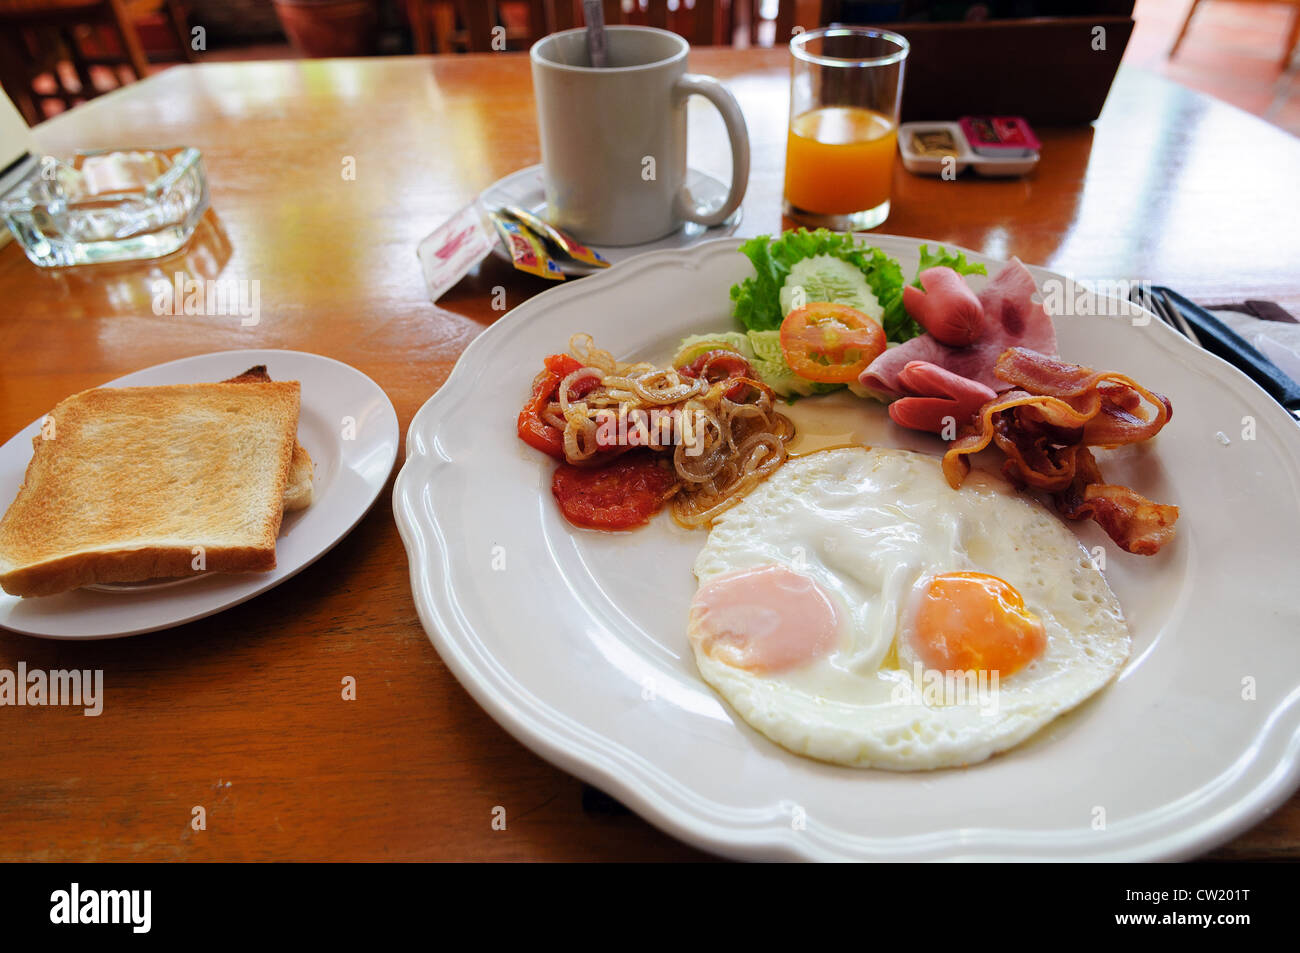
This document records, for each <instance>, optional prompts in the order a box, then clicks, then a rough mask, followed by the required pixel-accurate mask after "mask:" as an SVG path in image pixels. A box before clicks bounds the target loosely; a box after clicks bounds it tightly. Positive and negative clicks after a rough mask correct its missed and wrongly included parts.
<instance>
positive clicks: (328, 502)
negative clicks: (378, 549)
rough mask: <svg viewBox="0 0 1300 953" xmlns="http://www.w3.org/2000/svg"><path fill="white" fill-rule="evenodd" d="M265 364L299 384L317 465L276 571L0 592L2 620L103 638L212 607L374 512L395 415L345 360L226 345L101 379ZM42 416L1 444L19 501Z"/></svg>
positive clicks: (125, 382)
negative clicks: (35, 593)
mask: <svg viewBox="0 0 1300 953" xmlns="http://www.w3.org/2000/svg"><path fill="white" fill-rule="evenodd" d="M258 364H264V365H266V367H267V371H268V373H269V374H270V375H271V377H272V378H273V379H275V380H296V381H300V382H301V384H302V403H301V408H300V411H299V416H298V439H299V440H300V442H301V443H302V445H303V446H304V447H305V448H306V449H307V451H308V453H310V454H311V457H312V460H313V462H314V464H315V475H314V479H313V484H314V485H313V494H314V498H313V501H312V503H311V505H310V506H308V507H307V508H306V509H304V510H299V511H297V512H291V513H286V514H285V517H284V522H283V523H282V524H281V528H280V535H279V538H278V539H277V542H276V567H275V569H273V570H271V571H270V572H265V573H262V572H258V573H210V574H207V575H200V576H195V577H192V578H189V579H183V580H168V581H165V582H152V583H147V584H143V585H100V586H95V587H93V588H92V587H85V588H82V589H76V590H73V591H72V592H65V593H62V594H60V595H54V596H42V597H37V598H28V599H22V598H19V597H17V596H11V595H9V594H8V593H4V592H0V627H2V628H5V629H10V630H12V631H14V632H21V633H24V634H27V635H36V636H42V637H45V638H51V639H106V638H116V637H119V636H125V635H137V634H139V633H142V632H152V631H154V630H156V629H162V628H166V627H168V626H173V625H180V624H181V623H183V622H189V621H192V620H194V619H201V618H203V617H204V616H208V615H212V614H213V613H214V612H219V611H220V610H222V609H226V608H229V607H230V606H234V605H238V604H239V603H241V602H245V601H247V600H249V599H251V598H253V597H254V596H256V595H258V594H260V593H263V592H265V591H266V590H268V589H271V588H272V587H274V586H277V585H279V584H280V583H282V582H284V581H285V580H286V579H289V578H290V577H292V576H294V575H296V574H297V573H299V572H301V571H302V570H303V569H305V568H307V567H308V566H310V565H311V564H312V563H313V562H315V561H316V560H317V559H319V558H320V557H321V556H323V555H324V554H325V553H327V552H329V550H330V549H331V548H333V547H334V545H335V544H336V543H338V542H339V540H341V539H342V538H343V537H344V536H346V535H347V534H348V532H349V531H350V530H351V529H352V527H354V526H355V525H356V524H357V522H358V521H360V519H361V518H362V517H363V516H365V514H366V513H367V512H368V511H369V509H370V507H371V505H372V504H373V503H374V502H375V500H376V499H377V498H378V496H379V492H380V490H382V489H383V486H384V483H385V482H386V481H387V480H388V476H389V474H390V473H391V472H392V468H393V463H394V461H395V460H396V458H397V445H398V439H399V434H398V428H397V414H396V412H395V411H394V410H393V405H392V404H391V403H390V402H389V400H388V397H387V395H385V394H384V392H383V390H382V389H381V388H380V387H379V385H378V384H376V383H375V382H374V381H372V380H371V379H370V378H369V377H367V376H366V375H365V374H362V373H361V372H360V371H358V370H356V369H355V368H352V367H349V366H348V365H346V364H343V363H341V362H339V361H335V360H332V359H330V358H327V357H321V356H320V355H317V354H308V353H304V352H302V351H278V350H246V351H222V352H218V353H214V354H201V355H198V356H196V357H187V358H182V359H181V360H177V361H171V362H169V363H166V364H159V365H156V366H154V367H149V368H146V369H144V370H141V371H136V372H135V373H133V374H128V375H126V376H125V377H120V378H118V379H117V380H115V381H111V382H109V383H107V384H105V385H103V386H106V387H126V386H143V385H155V384H182V383H194V382H199V381H221V380H225V379H227V378H230V377H233V376H235V375H237V374H240V373H241V372H243V371H245V370H247V369H248V368H250V367H252V366H255V365H258ZM41 423H42V422H41V421H39V420H38V421H35V422H33V423H32V424H31V425H30V426H28V427H26V428H24V429H23V430H21V431H19V432H18V433H17V434H15V435H14V436H13V437H12V438H11V439H10V440H9V441H8V442H7V443H5V444H4V446H3V447H0V496H2V497H3V498H4V500H5V502H6V503H8V501H9V500H12V499H13V498H14V496H15V494H16V493H17V492H18V487H19V486H20V485H21V484H22V481H23V474H24V472H25V470H26V468H27V463H28V461H29V460H30V459H31V455H32V438H33V437H34V436H35V435H36V434H38V433H39V432H40V428H41Z"/></svg>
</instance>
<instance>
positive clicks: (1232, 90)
mask: <svg viewBox="0 0 1300 953" xmlns="http://www.w3.org/2000/svg"><path fill="white" fill-rule="evenodd" d="M1191 3H1192V0H1137V6H1136V8H1135V10H1134V13H1133V16H1134V19H1135V20H1136V21H1137V27H1136V28H1135V29H1134V31H1133V36H1132V39H1131V40H1130V41H1129V45H1128V49H1127V51H1126V52H1125V54H1124V62H1125V63H1129V64H1132V65H1135V66H1140V67H1143V68H1145V69H1150V70H1153V71H1155V72H1158V73H1162V74H1164V75H1165V76H1168V77H1169V78H1170V79H1173V80H1176V81H1177V82H1180V83H1182V84H1184V85H1186V86H1190V87H1192V88H1194V89H1199V90H1201V91H1202V92H1206V93H1209V94H1211V95H1213V96H1217V97H1218V98H1220V99H1223V100H1225V101H1227V102H1229V103H1232V104H1233V105H1235V106H1238V107H1240V108H1241V109H1244V110H1246V111H1247V112H1251V113H1254V114H1255V115H1257V116H1262V117H1264V118H1265V119H1267V120H1268V121H1270V122H1272V123H1274V124H1275V125H1277V126H1280V127H1282V128H1283V129H1286V130H1287V131H1288V132H1290V133H1292V134H1293V135H1297V136H1300V54H1297V56H1295V57H1293V59H1292V61H1291V65H1290V67H1289V68H1288V69H1286V70H1284V69H1283V68H1282V66H1281V59H1282V55H1283V53H1284V50H1283V49H1282V47H1283V44H1284V43H1285V40H1286V36H1287V33H1288V30H1289V27H1290V24H1291V17H1292V16H1295V15H1297V14H1296V13H1295V11H1296V10H1297V9H1300V7H1297V6H1296V5H1295V4H1284V3H1259V2H1249V3H1242V2H1235V0H1203V2H1202V4H1201V7H1200V9H1199V10H1197V13H1196V18H1195V19H1194V21H1193V22H1192V27H1191V30H1190V32H1189V33H1188V35H1187V38H1186V39H1185V40H1184V41H1183V46H1182V49H1180V50H1179V51H1178V56H1177V57H1176V58H1175V59H1173V60H1170V59H1168V57H1167V53H1168V51H1169V48H1170V47H1171V46H1172V45H1173V42H1174V37H1176V36H1177V35H1178V29H1179V27H1180V26H1181V25H1182V22H1183V18H1184V17H1186V15H1187V10H1188V9H1189V8H1190V7H1191ZM295 55H296V54H295V53H294V51H293V49H292V48H291V47H289V46H288V45H287V44H261V45H258V46H249V47H245V48H239V49H227V50H213V51H211V52H208V53H205V54H202V56H201V58H202V59H204V60H211V61H230V60H256V59H286V58H290V57H293V56H295ZM157 68H158V69H166V68H167V67H166V65H164V64H160V65H159V66H158V67H157ZM105 81H106V82H107V83H109V84H111V80H109V79H107V77H105Z"/></svg>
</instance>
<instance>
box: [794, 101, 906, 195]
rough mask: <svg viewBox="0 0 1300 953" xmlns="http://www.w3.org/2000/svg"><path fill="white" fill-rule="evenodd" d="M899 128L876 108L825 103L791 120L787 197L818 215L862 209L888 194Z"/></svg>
mask: <svg viewBox="0 0 1300 953" xmlns="http://www.w3.org/2000/svg"><path fill="white" fill-rule="evenodd" d="M897 139H898V131H897V129H896V128H895V126H894V121H893V120H892V119H890V118H889V117H888V116H885V115H883V114H881V113H878V112H876V111H875V110H874V109H863V108H861V107H858V106H823V107H821V108H819V109H811V110H809V111H808V112H806V113H800V114H799V115H798V116H795V117H794V118H793V119H792V120H790V135H789V138H788V140H787V142H786V151H785V197H786V200H787V201H788V202H789V203H790V204H791V205H793V206H795V207H796V208H799V209H802V210H804V211H806V212H815V213H817V214H820V215H848V214H850V213H853V212H864V211H866V210H868V209H873V208H875V207H876V206H877V205H880V204H882V203H884V202H886V201H887V200H888V199H889V182H890V178H891V177H892V175H893V169H894V150H895V149H896V148H897Z"/></svg>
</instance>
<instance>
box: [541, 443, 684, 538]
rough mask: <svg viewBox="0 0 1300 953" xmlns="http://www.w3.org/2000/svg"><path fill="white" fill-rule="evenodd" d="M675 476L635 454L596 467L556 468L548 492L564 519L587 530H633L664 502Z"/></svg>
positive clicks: (565, 465)
mask: <svg viewBox="0 0 1300 953" xmlns="http://www.w3.org/2000/svg"><path fill="white" fill-rule="evenodd" d="M676 482H677V475H676V474H675V473H673V471H672V470H671V469H670V468H669V467H666V466H663V465H661V464H660V463H659V462H657V459H656V457H655V455H654V454H653V453H650V452H648V451H645V450H638V451H635V452H633V453H627V454H624V455H623V456H621V457H619V458H618V459H616V460H613V461H611V462H610V463H606V464H603V465H601V466H597V467H575V466H573V465H572V464H568V463H562V464H560V465H559V466H558V467H556V468H555V476H554V477H553V478H552V480H551V492H552V493H553V494H554V495H555V502H556V503H558V504H559V506H560V512H561V513H563V514H564V518H565V519H567V520H568V521H569V522H570V523H573V524H574V525H575V526H585V527H588V528H589V529H634V528H635V527H637V526H644V525H645V524H646V523H648V522H649V521H650V517H652V516H654V515H655V514H656V513H658V512H659V511H660V510H661V509H663V506H664V503H665V502H667V495H668V491H669V490H671V489H672V487H673V484H674V483H676Z"/></svg>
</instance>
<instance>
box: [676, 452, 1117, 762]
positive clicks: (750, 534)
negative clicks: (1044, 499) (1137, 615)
mask: <svg viewBox="0 0 1300 953" xmlns="http://www.w3.org/2000/svg"><path fill="white" fill-rule="evenodd" d="M773 563H776V564H783V565H785V566H788V567H789V568H791V569H793V570H795V571H796V572H801V573H804V574H806V575H808V576H810V577H811V578H813V579H814V580H815V581H816V582H817V583H818V584H819V585H820V586H821V587H822V588H823V589H824V590H825V592H826V593H827V594H828V595H829V596H830V598H831V599H832V600H833V601H834V602H835V604H836V606H837V608H838V609H839V611H840V616H841V620H842V621H841V632H840V635H839V642H838V643H837V645H836V647H835V648H834V650H833V651H832V652H831V653H830V654H829V655H827V656H824V657H822V658H820V659H816V660H813V661H811V662H809V663H807V664H805V665H803V666H800V667H798V668H795V669H792V670H788V671H784V672H780V673H775V674H765V675H764V674H757V673H753V672H749V671H745V670H743V669H740V668H735V667H733V666H731V665H728V664H726V663H725V662H723V661H721V660H719V659H717V658H714V657H713V656H712V655H710V654H709V652H708V651H707V650H706V645H707V639H706V638H705V637H704V633H702V632H701V631H700V628H699V626H698V625H696V623H695V620H694V618H693V619H692V621H691V623H690V624H689V626H688V632H689V635H690V640H691V644H692V647H693V649H694V652H695V660H696V663H697V665H698V666H699V670H700V673H701V675H702V676H703V677H704V680H705V681H706V682H708V684H709V685H711V686H712V687H713V688H714V689H715V690H716V691H717V692H718V693H719V694H721V695H722V696H723V698H725V699H726V700H727V702H728V703H729V704H730V705H731V706H732V708H734V709H735V710H736V712H737V713H739V714H740V716H741V717H742V718H743V719H744V720H745V721H746V722H748V723H749V724H750V725H751V726H753V727H754V728H756V729H757V730H758V731H760V732H762V733H763V734H764V735H766V736H767V737H768V738H770V739H771V740H773V741H775V742H776V743H777V744H780V745H782V746H784V747H785V748H788V749H789V750H790V751H793V752H795V753H796V754H801V755H806V756H808V757H812V758H817V759H820V760H823V761H831V762H835V763H838V764H845V765H853V766H857V767H876V768H887V769H892V770H899V771H913V770H924V769H932V768H943V767H952V766H958V765H965V764H974V763H976V762H979V761H983V760H985V759H986V758H988V757H989V756H990V755H992V754H994V753H996V752H998V751H1003V750H1005V749H1007V748H1010V747H1012V746H1013V745H1015V744H1017V743H1019V742H1021V741H1023V740H1024V739H1025V738H1027V737H1029V736H1030V735H1032V734H1033V733H1034V732H1036V731H1037V730H1038V729H1040V728H1041V727H1042V726H1043V725H1045V724H1047V723H1048V722H1049V721H1051V720H1052V719H1053V718H1055V717H1056V716H1058V715H1060V714H1061V713H1062V712H1065V711H1068V710H1069V709H1071V708H1073V707H1075V706H1076V705H1078V704H1080V703H1081V702H1082V701H1083V700H1084V699H1086V698H1088V697H1089V696H1090V695H1092V694H1094V693H1095V692H1096V691H1098V690H1099V689H1100V688H1102V687H1103V686H1104V685H1105V684H1106V683H1107V682H1109V681H1110V680H1111V679H1112V678H1114V676H1115V675H1116V673H1117V672H1118V671H1119V670H1120V668H1121V667H1122V666H1123V664H1124V662H1125V660H1126V659H1127V658H1128V654H1129V645H1130V639H1129V633H1128V626H1127V624H1126V623H1125V621H1124V617H1123V613H1122V611H1121V609H1120V605H1119V602H1118V600H1117V599H1116V598H1115V596H1114V594H1113V593H1112V592H1111V590H1110V587H1109V586H1107V584H1106V580H1105V578H1104V577H1103V576H1102V574H1101V573H1100V572H1099V571H1098V570H1097V568H1096V567H1095V566H1094V564H1093V560H1092V559H1091V557H1090V556H1089V554H1088V552H1087V551H1086V550H1085V549H1084V548H1083V547H1082V546H1081V545H1080V543H1079V541H1078V539H1077V538H1076V537H1075V536H1074V534H1073V533H1071V532H1070V531H1069V530H1068V529H1067V528H1066V527H1065V526H1064V525H1063V524H1062V523H1061V521H1060V520H1059V519H1057V518H1056V517H1055V516H1054V515H1052V514H1051V513H1050V512H1048V511H1047V510H1046V509H1045V508H1043V507H1042V506H1041V505H1040V504H1038V503H1037V502H1035V501H1034V500H1032V499H1030V498H1028V497H1026V496H1023V495H1021V494H1017V493H1016V492H1015V491H1014V490H1013V489H1012V488H1011V487H1010V486H1009V485H1007V484H1006V483H1004V482H1003V481H1002V480H1000V479H998V478H996V477H993V476H991V475H987V474H983V473H980V472H978V471H976V472H973V473H971V475H970V476H969V477H968V478H967V480H966V482H965V483H964V484H963V486H962V487H961V489H960V490H953V489H952V488H951V487H949V486H948V484H947V482H946V481H945V480H944V478H943V474H942V471H941V470H940V467H939V462H938V460H936V459H935V458H933V457H929V456H926V455H923V454H918V453H912V452H909V451H905V450H888V449H865V448H843V449H836V450H825V451H821V452H818V453H813V454H809V455H808V456H804V457H797V458H793V459H791V460H790V461H789V462H787V463H786V464H785V466H783V467H782V468H781V469H780V470H779V471H778V472H777V473H776V474H774V475H773V476H772V477H771V478H770V479H768V480H767V481H766V482H765V483H763V484H762V485H761V486H759V487H758V488H757V489H755V490H754V491H753V492H752V493H750V494H749V496H748V497H746V499H745V500H743V501H742V502H741V503H739V504H738V505H737V506H735V507H733V508H732V509H730V510H728V511H727V512H725V513H724V514H722V516H720V517H719V519H718V520H717V521H716V523H715V524H714V526H713V529H712V531H711V532H710V534H709V539H708V542H707V543H706V545H705V547H704V550H703V551H702V552H701V553H700V555H699V557H698V558H697V560H696V562H695V575H696V577H697V578H698V580H699V582H700V584H701V585H704V584H706V583H708V582H709V581H710V580H712V579H715V578H716V577H718V576H721V575H723V574H726V573H731V572H735V571H737V570H742V569H749V568H754V567H757V566H762V565H768V564H773ZM945 572H983V573H988V574H990V575H994V576H998V577H1000V578H1001V579H1004V580H1006V581H1007V582H1009V583H1010V584H1011V585H1013V586H1015V587H1016V589H1018V590H1019V591H1020V593H1021V595H1022V596H1023V597H1024V600H1025V605H1026V608H1028V609H1029V610H1030V611H1032V612H1034V613H1036V614H1037V615H1038V616H1039V617H1040V619H1041V620H1042V622H1043V625H1044V628H1045V630H1046V635H1047V648H1046V650H1045V651H1044V653H1043V655H1042V656H1040V657H1039V658H1038V659H1036V660H1035V661H1034V662H1032V663H1030V664H1029V665H1028V666H1026V667H1025V668H1024V669H1022V670H1020V671H1018V672H1016V673H1014V674H1012V675H1010V676H1008V677H1006V678H1002V679H1000V680H999V682H998V685H997V688H996V691H995V692H992V693H991V694H981V695H978V696H974V695H968V696H967V698H966V699H965V703H961V699H957V700H956V701H954V699H953V698H952V696H951V695H948V696H943V697H936V696H934V695H933V694H927V693H926V692H923V691H921V690H920V684H919V683H916V682H915V679H914V668H913V663H914V662H915V656H914V654H913V653H912V652H911V649H910V644H909V639H907V638H906V637H905V636H904V634H905V633H906V630H907V625H908V616H909V613H910V607H911V606H912V605H913V604H914V600H915V597H916V593H917V592H918V591H919V587H920V586H922V585H923V584H924V582H925V581H926V579H927V578H928V577H929V576H931V575H934V574H936V573H945ZM971 687H973V686H971ZM984 687H985V688H991V686H988V685H985V686H984Z"/></svg>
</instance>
